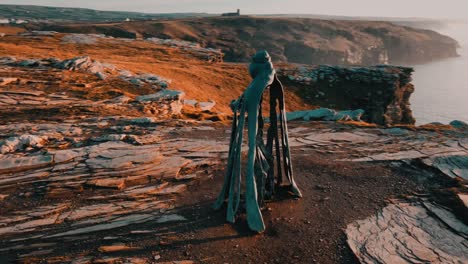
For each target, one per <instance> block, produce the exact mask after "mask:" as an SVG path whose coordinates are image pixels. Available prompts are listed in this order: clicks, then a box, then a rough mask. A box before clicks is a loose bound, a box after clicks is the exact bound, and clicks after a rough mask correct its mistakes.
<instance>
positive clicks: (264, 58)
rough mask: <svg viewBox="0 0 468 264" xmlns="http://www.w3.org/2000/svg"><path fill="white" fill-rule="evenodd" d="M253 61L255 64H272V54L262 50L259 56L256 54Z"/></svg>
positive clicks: (258, 53)
mask: <svg viewBox="0 0 468 264" xmlns="http://www.w3.org/2000/svg"><path fill="white" fill-rule="evenodd" d="M252 61H253V62H254V63H267V62H270V61H271V58H270V54H268V52H267V51H266V50H261V51H259V52H257V54H255V55H254V56H253V57H252Z"/></svg>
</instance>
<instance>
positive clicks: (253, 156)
mask: <svg viewBox="0 0 468 264" xmlns="http://www.w3.org/2000/svg"><path fill="white" fill-rule="evenodd" d="M249 72H250V75H251V76H252V78H253V81H252V82H251V83H250V85H249V86H248V87H247V89H246V90H245V91H244V93H243V94H242V95H241V96H240V97H239V99H237V100H234V101H232V102H231V108H232V110H233V112H234V120H233V124H232V132H231V141H230V146H229V158H228V166H227V170H226V176H225V179H224V184H223V188H222V190H221V193H220V194H219V197H218V199H217V201H216V203H215V204H214V208H215V209H220V208H221V207H222V206H223V204H224V201H225V200H226V198H227V199H228V200H227V221H229V222H231V223H234V221H235V216H236V213H237V212H238V209H239V204H240V200H241V196H240V194H241V153H242V134H243V129H244V124H245V113H246V112H247V115H248V120H247V124H248V126H247V127H248V144H249V151H248V160H247V169H246V184H245V188H246V191H245V205H246V213H247V223H248V225H249V228H250V229H251V230H254V231H257V232H262V231H264V230H265V224H264V223H263V218H262V214H261V211H260V207H261V206H262V205H263V203H264V200H265V199H272V198H273V197H274V195H275V191H276V190H278V189H279V188H280V187H283V173H284V176H286V178H287V179H288V181H289V186H288V188H290V191H291V192H292V193H293V194H294V195H296V196H298V197H301V196H302V195H301V192H300V191H299V188H298V187H297V185H296V183H295V182H294V177H293V169H292V164H291V155H290V151H289V140H288V127H287V124H286V112H285V105H284V91H283V85H282V84H281V82H280V81H279V79H278V77H277V76H276V72H275V69H274V68H273V64H272V63H271V58H270V55H269V54H268V52H266V51H260V52H258V53H257V54H256V55H255V56H254V57H253V61H252V63H251V64H250V67H249ZM268 87H269V88H270V127H269V128H268V133H267V143H266V145H265V142H264V139H263V127H264V120H263V117H262V95H263V92H264V91H265V89H266V88H268ZM278 123H279V127H278ZM280 135H281V137H280ZM273 151H275V152H274V153H273ZM275 160H276V169H277V170H276V174H277V175H276V179H275Z"/></svg>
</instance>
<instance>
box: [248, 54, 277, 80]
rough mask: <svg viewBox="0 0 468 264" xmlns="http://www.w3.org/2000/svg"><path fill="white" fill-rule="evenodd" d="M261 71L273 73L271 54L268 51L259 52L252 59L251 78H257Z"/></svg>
mask: <svg viewBox="0 0 468 264" xmlns="http://www.w3.org/2000/svg"><path fill="white" fill-rule="evenodd" d="M260 71H273V64H272V63H271V57H270V54H268V52H267V51H266V50H261V51H259V52H257V54H255V55H254V56H253V57H252V63H251V64H250V67H249V72H250V76H252V78H255V77H256V76H257V74H258V73H260Z"/></svg>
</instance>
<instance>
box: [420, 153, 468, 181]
mask: <svg viewBox="0 0 468 264" xmlns="http://www.w3.org/2000/svg"><path fill="white" fill-rule="evenodd" d="M423 162H424V163H425V164H426V165H428V166H431V167H434V168H436V169H438V170H440V171H441V172H443V173H444V174H445V175H447V176H449V177H451V178H457V177H459V178H462V179H464V180H468V155H464V156H441V157H434V158H428V159H424V160H423Z"/></svg>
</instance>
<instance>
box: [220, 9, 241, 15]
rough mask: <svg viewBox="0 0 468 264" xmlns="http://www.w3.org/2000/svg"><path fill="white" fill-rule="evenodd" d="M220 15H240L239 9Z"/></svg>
mask: <svg viewBox="0 0 468 264" xmlns="http://www.w3.org/2000/svg"><path fill="white" fill-rule="evenodd" d="M221 16H240V9H237V12H236V13H223V14H222V15H221Z"/></svg>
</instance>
